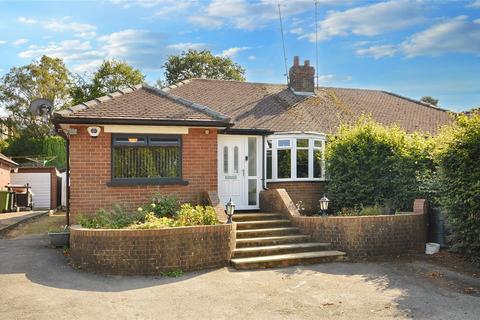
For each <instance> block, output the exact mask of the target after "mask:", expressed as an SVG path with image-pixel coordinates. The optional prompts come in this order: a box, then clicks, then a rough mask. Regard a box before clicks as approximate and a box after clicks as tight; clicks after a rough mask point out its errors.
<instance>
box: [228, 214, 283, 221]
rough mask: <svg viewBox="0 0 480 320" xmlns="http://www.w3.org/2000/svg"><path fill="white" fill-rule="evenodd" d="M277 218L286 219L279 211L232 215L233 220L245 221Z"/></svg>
mask: <svg viewBox="0 0 480 320" xmlns="http://www.w3.org/2000/svg"><path fill="white" fill-rule="evenodd" d="M271 219H274V220H279V219H286V217H285V216H284V215H283V214H280V213H238V214H237V213H236V214H235V215H234V216H233V221H235V222H245V221H259V220H271Z"/></svg>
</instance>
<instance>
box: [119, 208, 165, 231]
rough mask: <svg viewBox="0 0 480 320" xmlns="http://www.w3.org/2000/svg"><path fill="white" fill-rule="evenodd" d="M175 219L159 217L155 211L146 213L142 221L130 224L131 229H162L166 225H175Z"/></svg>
mask: <svg viewBox="0 0 480 320" xmlns="http://www.w3.org/2000/svg"><path fill="white" fill-rule="evenodd" d="M174 224H175V221H174V220H173V219H172V218H167V217H162V218H158V217H157V216H155V214H154V213H153V212H149V213H147V214H146V215H145V218H144V220H143V222H142V221H136V222H135V223H132V224H131V225H129V226H128V228H129V229H161V228H166V227H173V226H174Z"/></svg>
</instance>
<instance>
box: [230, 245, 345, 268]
mask: <svg viewBox="0 0 480 320" xmlns="http://www.w3.org/2000/svg"><path fill="white" fill-rule="evenodd" d="M344 257H345V252H341V251H334V250H329V251H312V252H298V253H287V254H279V255H272V256H262V257H250V258H235V259H232V260H230V261H231V264H232V266H233V267H234V268H235V269H239V270H250V269H263V268H277V267H287V266H293V265H298V264H314V263H322V262H334V261H342V260H343V259H344Z"/></svg>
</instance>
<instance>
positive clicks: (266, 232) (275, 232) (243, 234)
mask: <svg viewBox="0 0 480 320" xmlns="http://www.w3.org/2000/svg"><path fill="white" fill-rule="evenodd" d="M299 232H300V231H299V230H298V228H296V227H285V228H264V229H248V230H237V239H243V238H255V237H274V236H283V235H287V234H298V233H299Z"/></svg>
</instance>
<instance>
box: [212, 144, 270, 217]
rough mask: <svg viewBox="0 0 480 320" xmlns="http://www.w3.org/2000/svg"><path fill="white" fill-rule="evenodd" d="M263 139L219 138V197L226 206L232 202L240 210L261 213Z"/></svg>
mask: <svg viewBox="0 0 480 320" xmlns="http://www.w3.org/2000/svg"><path fill="white" fill-rule="evenodd" d="M259 139H260V138H257V137H247V136H240V135H218V196H219V198H220V201H221V203H222V204H223V205H225V204H226V203H227V202H228V201H229V200H230V199H232V201H233V202H234V203H235V205H236V207H235V208H236V209H239V210H246V209H258V190H259V184H260V179H259V178H258V171H260V170H257V169H258V168H260V167H261V162H260V163H259V162H258V161H259V157H257V155H258V154H260V152H259V149H258V148H259V147H260V144H259V143H258V141H260V140H259ZM249 160H250V161H249ZM253 167H255V168H254V169H255V170H253ZM252 171H254V172H252Z"/></svg>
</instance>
